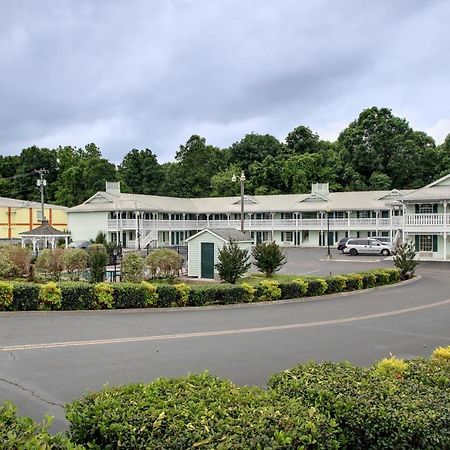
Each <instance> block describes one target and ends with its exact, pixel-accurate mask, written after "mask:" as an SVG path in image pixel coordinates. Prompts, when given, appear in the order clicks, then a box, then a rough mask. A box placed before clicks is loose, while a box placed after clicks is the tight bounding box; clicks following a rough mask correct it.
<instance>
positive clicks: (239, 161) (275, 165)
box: [0, 107, 450, 206]
mask: <svg viewBox="0 0 450 450" xmlns="http://www.w3.org/2000/svg"><path fill="white" fill-rule="evenodd" d="M38 168H46V169H47V170H48V174H47V175H46V179H47V190H46V201H48V202H52V203H56V204H61V205H66V206H74V205H77V204H80V203H82V202H83V201H85V200H86V199H87V198H89V197H90V196H92V195H93V194H95V193H96V192H97V191H101V190H104V186H105V181H121V186H122V191H124V192H131V193H136V194H149V195H166V196H175V197H210V196H233V195H237V194H238V192H239V186H238V183H233V182H232V175H233V174H239V173H240V172H241V170H244V172H245V174H246V177H247V183H246V193H248V194H250V195H252V194H254V195H264V194H290V193H292V194H294V193H305V192H309V190H310V186H311V183H316V182H329V183H330V189H331V190H332V191H354V190H357V191H358V190H387V189H393V188H396V189H415V188H419V187H422V186H424V185H426V184H428V183H430V182H431V181H433V180H435V179H436V178H438V177H440V176H443V175H445V174H447V173H449V172H450V134H449V135H448V136H447V138H446V139H445V142H444V143H443V144H441V145H436V144H435V142H434V140H433V138H432V137H430V136H428V135H427V134H426V133H424V132H422V131H416V130H413V129H412V127H411V126H410V125H409V123H408V122H407V121H406V120H405V119H403V118H400V117H396V116H395V115H393V114H392V112H391V110H390V109H388V108H377V107H372V108H368V109H365V110H363V111H362V112H361V113H360V114H359V116H358V118H357V119H356V120H354V121H353V122H352V123H350V124H349V125H348V127H347V128H345V129H344V130H343V131H342V132H341V133H340V135H339V137H338V138H337V140H336V141H335V142H329V141H325V140H321V139H320V138H319V136H318V135H317V134H316V133H315V132H313V131H312V130H311V129H310V128H308V127H306V126H303V125H301V126H298V127H296V128H294V129H293V130H292V131H291V132H289V133H288V135H287V136H286V138H285V139H284V141H279V140H278V139H277V138H275V137H274V136H271V135H270V134H265V135H262V134H256V133H250V134H247V135H246V136H244V137H243V138H242V139H241V140H240V141H237V142H235V143H234V144H232V145H231V146H230V147H228V148H219V147H216V146H213V145H211V144H209V143H207V142H206V139H205V138H203V137H201V136H198V135H193V136H191V137H190V138H189V139H188V140H187V142H186V143H185V144H183V145H180V147H179V149H178V151H177V152H176V154H175V161H173V162H167V163H162V164H160V163H159V162H158V159H157V156H156V155H155V154H154V153H153V152H152V151H151V150H150V149H148V148H146V149H141V150H139V149H133V150H131V151H130V152H128V153H127V154H126V155H125V156H124V158H123V160H122V161H121V163H120V164H118V165H115V164H113V163H111V162H110V161H108V160H107V159H106V158H104V157H103V155H102V153H101V151H100V149H99V148H98V147H97V146H96V145H95V144H93V143H91V144H88V145H86V146H85V147H84V148H75V147H71V146H65V147H62V146H60V147H58V148H56V149H49V148H39V147H36V146H33V147H29V148H26V149H23V150H22V152H21V153H20V155H14V156H0V196H3V197H12V198H17V199H23V200H38V198H39V195H38V191H37V189H36V177H35V176H32V173H33V170H34V169H38Z"/></svg>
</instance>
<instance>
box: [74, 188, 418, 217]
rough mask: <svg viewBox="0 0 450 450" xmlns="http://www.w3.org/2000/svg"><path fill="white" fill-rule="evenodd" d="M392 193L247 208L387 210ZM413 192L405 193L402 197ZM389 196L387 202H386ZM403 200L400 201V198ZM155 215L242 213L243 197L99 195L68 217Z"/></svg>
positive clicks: (295, 199) (262, 199) (304, 197)
mask: <svg viewBox="0 0 450 450" xmlns="http://www.w3.org/2000/svg"><path fill="white" fill-rule="evenodd" d="M390 192H391V191H357V192H331V193H329V194H328V195H326V200H322V199H319V200H316V201H308V198H310V197H311V194H284V195H251V196H248V197H247V198H248V199H252V200H253V201H254V202H255V203H254V204H246V205H245V212H246V213H257V212H297V211H298V212H301V211H324V210H327V209H329V210H332V211H347V210H380V209H386V202H387V201H388V200H389V193H390ZM411 192H413V191H411V190H405V191H402V193H403V194H409V193H411ZM384 196H387V197H386V198H383V197H384ZM400 198H401V197H400ZM135 210H141V211H154V212H158V211H159V212H168V213H170V212H178V213H191V214H206V213H210V214H218V213H239V212H240V197H208V198H177V197H161V196H156V195H142V194H124V193H121V194H118V195H117V194H111V193H106V192H98V193H97V194H96V196H95V201H89V200H88V201H86V202H85V203H83V204H81V205H78V206H75V207H73V208H70V209H69V211H68V213H69V214H70V213H74V212H92V211H106V212H108V211H135Z"/></svg>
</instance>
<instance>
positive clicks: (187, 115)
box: [0, 0, 450, 161]
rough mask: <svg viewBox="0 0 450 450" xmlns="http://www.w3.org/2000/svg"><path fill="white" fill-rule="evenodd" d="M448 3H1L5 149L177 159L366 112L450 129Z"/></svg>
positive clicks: (329, 130) (330, 128) (331, 131)
mask: <svg viewBox="0 0 450 450" xmlns="http://www.w3.org/2000/svg"><path fill="white" fill-rule="evenodd" d="M448 23H450V4H449V3H448V2H447V1H445V0H440V1H439V0H434V1H433V0H429V1H427V2H423V1H421V0H396V1H391V0H380V1H377V2H373V1H370V0H346V1H344V0H341V1H331V0H327V1H325V0H322V1H317V0H309V1H302V2H299V1H296V0H281V1H277V2H272V1H269V0H263V1H256V0H252V1H250V0H244V1H239V0H224V1H221V2H218V1H216V2H212V1H207V0H196V1H193V0H192V1H188V0H185V1H183V0H167V1H164V2H157V1H146V0H133V1H130V2H122V1H119V0H116V1H114V0H113V1H111V0H109V1H108V0H96V1H93V0H90V1H89V0H78V1H77V2H73V1H70V0H65V1H59V2H53V1H50V0H41V1H40V2H33V1H31V0H27V1H26V0H23V1H18V2H8V1H7V0H0V62H1V67H2V70H1V71H0V99H1V108H0V153H1V154H10V153H17V152H19V151H20V150H21V149H22V148H23V147H26V146H29V145H33V144H36V145H41V146H48V147H54V146H57V145H60V144H61V145H76V146H82V145H85V144H86V143H88V142H92V141H93V142H96V143H97V144H98V145H99V146H100V147H101V148H102V150H103V153H104V154H105V155H106V156H107V157H109V158H110V159H112V160H115V161H120V160H121V158H122V156H123V155H124V154H125V153H126V152H127V151H129V150H130V149H131V148H144V147H149V148H152V149H153V151H155V152H156V153H157V154H158V156H159V159H160V160H161V161H165V160H169V159H171V158H173V155H174V153H175V151H176V149H177V147H178V145H179V144H181V143H183V142H185V141H186V139H187V138H188V137H189V136H190V135H191V134H193V133H198V134H202V135H204V136H205V137H206V138H207V140H208V141H209V142H210V143H212V144H215V145H218V146H228V145H230V144H231V143H232V142H234V141H235V140H238V139H240V138H241V137H243V135H244V134H245V133H247V132H251V131H254V132H259V133H272V134H274V135H275V136H277V137H278V138H284V137H285V135H286V133H287V132H289V131H290V130H291V129H292V128H293V127H295V126H297V125H299V124H306V125H309V126H310V127H311V128H313V129H314V130H316V131H318V132H319V134H320V135H321V136H323V137H324V138H328V139H333V138H335V137H336V136H337V133H338V132H339V131H340V130H341V129H342V128H343V127H345V126H346V124H348V123H349V122H350V121H352V120H353V119H354V118H355V117H356V116H357V114H358V113H359V112H360V111H361V110H362V109H363V108H365V107H369V106H372V105H379V106H388V107H391V108H392V109H393V111H394V113H395V114H398V115H400V116H402V117H406V118H407V119H408V120H409V121H410V122H411V124H412V125H413V126H414V127H415V128H417V129H423V130H426V131H429V132H430V133H431V134H432V135H433V136H434V137H435V138H436V139H437V140H438V141H441V140H442V139H443V137H444V136H445V134H446V133H448V132H450V129H449V124H450V101H449V100H450V98H449V97H450V95H449V90H448V79H449V75H450V60H449V59H448V57H447V53H446V52H447V49H448V48H449V47H450V34H449V33H448V32H447V24H448Z"/></svg>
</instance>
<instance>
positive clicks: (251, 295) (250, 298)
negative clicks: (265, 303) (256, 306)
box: [240, 283, 256, 303]
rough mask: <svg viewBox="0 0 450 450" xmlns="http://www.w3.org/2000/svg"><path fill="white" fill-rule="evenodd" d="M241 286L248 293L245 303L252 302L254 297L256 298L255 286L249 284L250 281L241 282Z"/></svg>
mask: <svg viewBox="0 0 450 450" xmlns="http://www.w3.org/2000/svg"><path fill="white" fill-rule="evenodd" d="M240 287H241V288H242V289H244V291H245V293H246V294H247V295H246V296H245V299H244V302H245V303H251V302H253V301H254V299H255V293H256V289H255V287H254V286H252V285H251V284H249V283H241V284H240Z"/></svg>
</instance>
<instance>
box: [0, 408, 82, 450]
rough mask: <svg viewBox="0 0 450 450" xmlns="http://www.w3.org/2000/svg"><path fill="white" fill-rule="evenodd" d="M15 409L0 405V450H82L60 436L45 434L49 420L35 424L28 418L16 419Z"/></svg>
mask: <svg viewBox="0 0 450 450" xmlns="http://www.w3.org/2000/svg"><path fill="white" fill-rule="evenodd" d="M16 410H17V408H16V407H15V406H13V405H12V404H11V403H8V402H6V403H4V404H3V405H0V448H1V449H5V450H24V449H30V450H32V449H33V450H34V449H36V450H38V449H39V450H41V449H44V450H45V449H49V450H50V449H52V450H83V449H84V447H83V446H81V445H75V444H72V443H71V442H70V441H69V440H68V439H67V438H66V437H64V436H63V435H61V434H57V435H55V436H52V435H50V434H49V433H48V432H47V429H48V427H49V426H50V425H51V419H50V418H46V420H45V421H44V423H43V424H42V425H41V424H37V423H35V422H34V421H33V420H32V419H30V418H28V417H18V416H17V414H16Z"/></svg>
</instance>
